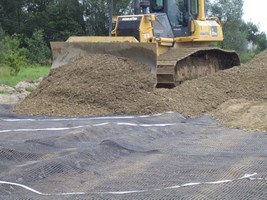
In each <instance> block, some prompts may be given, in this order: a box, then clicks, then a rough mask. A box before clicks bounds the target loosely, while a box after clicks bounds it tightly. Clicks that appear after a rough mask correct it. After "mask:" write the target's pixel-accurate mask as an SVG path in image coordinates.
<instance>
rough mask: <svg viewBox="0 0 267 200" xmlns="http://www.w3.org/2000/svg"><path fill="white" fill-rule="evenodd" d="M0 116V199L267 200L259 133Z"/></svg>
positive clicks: (167, 123)
mask: <svg viewBox="0 0 267 200" xmlns="http://www.w3.org/2000/svg"><path fill="white" fill-rule="evenodd" d="M0 110H1V112H2V114H1V115H0V138H1V139H0V199H5V200H6V199H7V200H9V199H34V200H35V199H70V200H71V199H199V200H200V199H257V200H258V199H266V197H267V179H266V177H267V158H266V156H267V140H266V139H267V134H266V133H264V132H245V131H241V130H237V129H226V128H223V127H222V126H221V125H220V124H219V123H217V122H216V121H213V120H211V119H210V118H208V117H207V116H202V117H200V118H196V119H191V118H186V117H183V116H181V115H179V114H178V113H163V114H159V115H152V116H112V117H94V118H69V119H67V118H45V117H25V116H24V117H23V116H16V115H9V114H8V112H6V110H7V107H3V106H1V107H0Z"/></svg>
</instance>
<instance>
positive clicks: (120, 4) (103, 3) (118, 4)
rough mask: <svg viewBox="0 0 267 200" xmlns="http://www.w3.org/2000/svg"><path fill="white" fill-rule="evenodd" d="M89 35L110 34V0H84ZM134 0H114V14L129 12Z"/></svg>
mask: <svg viewBox="0 0 267 200" xmlns="http://www.w3.org/2000/svg"><path fill="white" fill-rule="evenodd" d="M82 2H83V5H84V9H85V19H86V28H87V34H88V35H108V25H109V24H108V19H109V16H108V6H109V4H108V0H83V1H82ZM131 11H132V0H114V1H113V15H114V16H118V15H124V14H129V13H131Z"/></svg>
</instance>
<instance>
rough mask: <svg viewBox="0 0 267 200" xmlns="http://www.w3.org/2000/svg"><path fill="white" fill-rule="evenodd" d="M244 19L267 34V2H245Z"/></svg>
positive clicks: (249, 0)
mask: <svg viewBox="0 0 267 200" xmlns="http://www.w3.org/2000/svg"><path fill="white" fill-rule="evenodd" d="M243 11H244V15H243V19H244V20H245V21H246V22H249V21H252V22H253V23H254V24H256V25H258V27H259V30H260V31H264V32H265V33H267V2H266V1H265V0H244V7H243Z"/></svg>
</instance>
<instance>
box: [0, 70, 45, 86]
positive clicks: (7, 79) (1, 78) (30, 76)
mask: <svg viewBox="0 0 267 200" xmlns="http://www.w3.org/2000/svg"><path fill="white" fill-rule="evenodd" d="M49 71H50V66H29V67H21V68H20V72H19V73H18V75H17V76H10V71H9V68H8V67H4V66H1V67H0V84H5V85H8V86H11V87H15V86H16V85H17V83H19V82H21V81H27V80H28V81H30V80H37V79H38V78H40V77H42V76H47V75H48V74H49Z"/></svg>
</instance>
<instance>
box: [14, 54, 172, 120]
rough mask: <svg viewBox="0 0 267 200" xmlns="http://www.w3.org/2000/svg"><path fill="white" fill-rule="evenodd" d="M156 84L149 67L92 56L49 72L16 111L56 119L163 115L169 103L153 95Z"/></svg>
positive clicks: (116, 58)
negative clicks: (57, 117) (67, 117)
mask: <svg viewBox="0 0 267 200" xmlns="http://www.w3.org/2000/svg"><path fill="white" fill-rule="evenodd" d="M155 83H156V81H155V77H154V76H152V75H151V73H150V68H149V67H148V66H145V65H142V64H141V63H136V62H134V61H132V60H130V59H127V58H121V57H115V56H112V55H103V54H92V55H90V56H88V57H86V58H82V59H80V60H78V61H76V62H74V63H70V64H67V65H65V66H62V67H59V68H56V69H53V70H51V73H50V74H49V76H48V77H46V78H45V79H44V81H43V82H42V83H41V84H40V86H39V88H38V89H37V90H36V91H35V92H34V93H32V94H31V95H29V96H28V97H27V98H26V99H25V100H24V101H23V102H22V103H21V104H19V105H17V106H16V108H15V112H18V113H26V114H30V115H40V114H41V115H57V116H94V115H111V114H143V113H154V112H164V111H165V110H168V104H166V103H164V100H163V98H158V97H157V96H156V94H154V90H155Z"/></svg>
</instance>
